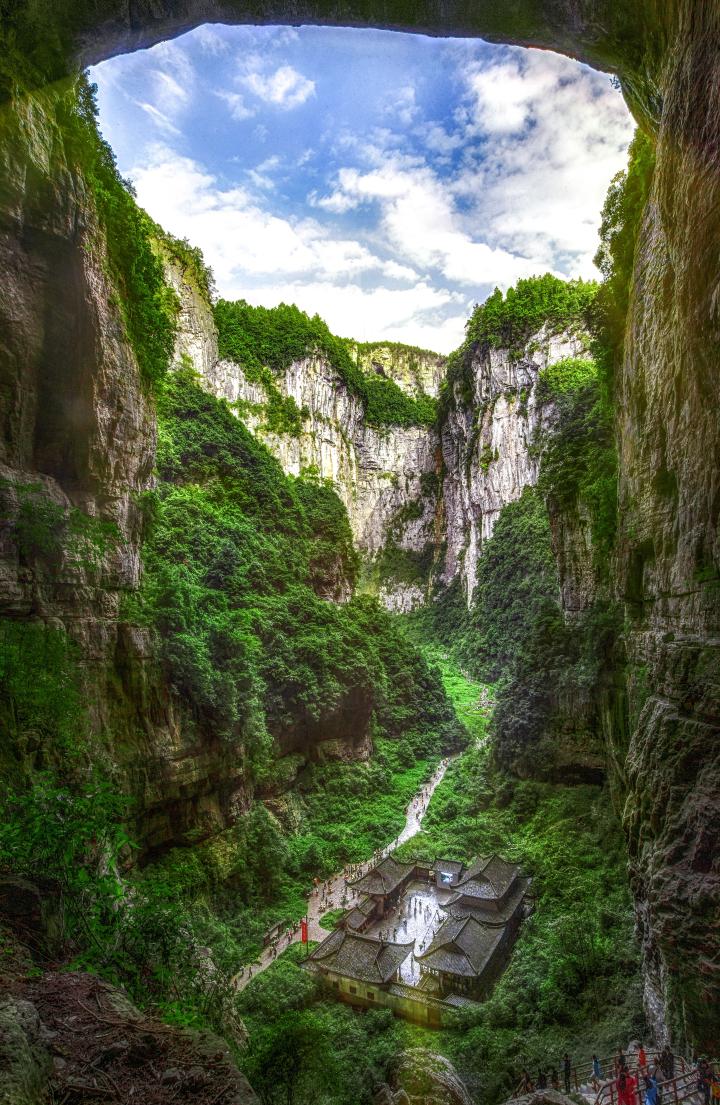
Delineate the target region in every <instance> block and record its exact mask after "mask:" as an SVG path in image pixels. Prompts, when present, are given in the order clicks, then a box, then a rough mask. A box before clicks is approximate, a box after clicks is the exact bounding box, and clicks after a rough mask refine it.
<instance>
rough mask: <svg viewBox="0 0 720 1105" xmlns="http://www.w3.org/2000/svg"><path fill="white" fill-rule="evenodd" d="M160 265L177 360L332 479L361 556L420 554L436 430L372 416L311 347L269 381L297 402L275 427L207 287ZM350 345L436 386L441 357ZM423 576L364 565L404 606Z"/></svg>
mask: <svg viewBox="0 0 720 1105" xmlns="http://www.w3.org/2000/svg"><path fill="white" fill-rule="evenodd" d="M167 275H168V280H169V281H170V283H171V284H172V286H173V287H174V288H175V290H176V292H177V293H178V296H179V298H180V302H181V310H180V319H179V327H178V337H177V345H176V350H175V360H176V363H181V362H182V360H183V358H189V359H190V360H191V361H192V364H193V367H194V368H195V371H196V372H198V374H199V375H200V376H201V377H202V379H203V380H204V382H205V386H206V387H207V388H208V390H209V391H211V392H212V393H213V394H214V395H216V396H218V397H220V398H224V399H227V400H228V402H229V403H230V404H231V405H232V406H233V408H234V409H235V411H236V413H237V414H238V415H239V417H240V418H242V420H243V422H245V424H246V425H247V427H248V429H250V430H251V432H252V433H253V434H254V435H255V436H256V437H258V438H259V439H260V440H261V441H263V442H264V444H265V445H267V446H268V448H269V449H270V451H271V452H272V453H273V454H274V455H275V456H276V457H277V458H278V460H279V461H280V463H281V464H282V466H283V468H284V470H285V471H286V472H287V473H288V474H290V475H293V476H298V475H301V474H302V473H312V474H313V475H315V476H317V477H319V478H320V479H322V480H330V481H331V482H332V484H333V486H334V487H335V489H336V490H337V492H338V495H339V496H340V498H341V500H342V502H343V503H344V505H345V507H346V509H347V512H348V517H349V519H350V525H351V527H352V531H353V536H354V539H355V543H356V545H357V547H358V549H359V551H360V552H361V554H363V556H364V558H365V560H366V563H367V564H368V565H370V564H371V563H372V562H373V561H376V560H377V558H378V556H379V554H380V553H381V552H382V551H383V549H384V547H385V546H386V544H387V542H388V541H392V544H393V547H397V548H399V549H400V550H402V551H403V552H404V553H407V554H408V555H409V556H410V557H412V556H421V555H422V554H423V552H424V550H426V549H428V548H429V547H430V546H431V544H432V542H433V541H434V528H435V514H436V509H437V495H436V488H437V485H438V480H437V469H438V465H439V444H440V442H439V437H438V434H437V432H436V430H435V429H434V428H432V427H426V426H383V427H375V426H372V425H369V424H368V422H367V419H366V417H365V412H364V407H363V403H362V401H361V399H360V398H359V397H358V396H357V395H355V394H353V393H352V392H351V391H350V389H349V388H348V387H347V385H346V384H345V383H344V381H343V380H342V379H341V378H340V376H339V375H338V373H337V372H336V371H335V370H334V369H333V367H332V365H331V364H330V363H329V362H328V360H327V358H325V357H323V356H321V355H309V356H307V357H304V358H302V359H300V360H297V361H295V362H293V363H292V364H291V365H289V367H288V368H287V369H286V370H285V371H284V372H282V373H280V374H278V375H277V377H276V378H275V381H274V383H275V386H276V387H277V389H278V391H279V393H280V394H281V396H282V397H283V398H287V397H289V398H290V399H292V400H293V401H294V403H295V405H296V408H297V410H298V411H300V412H302V426H301V428H300V430H299V431H297V430H293V431H292V432H284V433H278V432H273V431H272V430H270V429H268V428H267V425H266V423H267V406H268V396H267V392H266V390H265V388H264V387H263V385H262V384H260V383H255V382H251V381H250V380H248V379H247V377H246V375H245V373H244V372H243V369H242V366H241V365H239V364H237V363H235V362H234V361H229V360H222V359H220V357H219V355H218V347H217V332H216V329H215V324H214V322H213V317H212V310H211V307H210V305H209V304H208V302H207V299H206V297H205V296H204V295H203V293H202V292H201V291H200V290H199V289H198V288H197V287H196V286H195V284H194V283H193V282H192V280H191V279H189V278H188V277H187V276H184V275H183V274H182V273H181V272H180V271H179V270H178V267H177V264H173V263H169V264H168V266H167ZM354 351H355V353H356V355H357V358H358V362H359V363H360V364H361V365H363V366H364V367H365V368H366V370H367V371H371V372H375V371H378V372H379V374H380V375H383V376H385V377H386V378H389V379H392V380H394V381H395V382H396V383H397V384H398V385H399V386H400V387H402V388H403V390H405V391H406V393H408V394H418V393H424V394H431V395H437V394H438V391H439V388H440V382H441V379H442V374H443V372H444V365H445V358H443V357H439V356H438V355H436V354H432V353H423V352H422V351H415V350H412V349H410V348H409V347H407V346H397V345H395V346H386V345H382V344H378V345H373V346H369V347H368V346H359V347H358V346H356V347H354ZM373 366H375V367H373ZM380 370H381V371H380ZM378 577H379V578H378ZM427 582H428V573H427V571H426V572H425V573H424V574H423V573H419V574H418V576H417V578H413V579H407V578H400V579H398V578H395V577H394V576H393V574H392V571H391V570H390V569H389V570H388V571H382V572H381V573H379V572H378V571H375V572H374V573H373V572H371V573H370V574H369V576H368V581H367V584H366V585H367V586H371V587H372V589H373V590H375V591H378V592H379V594H380V597H381V599H382V600H383V602H384V604H385V605H386V606H387V607H388V608H389V609H402V610H409V609H412V607H413V606H416V605H417V604H418V603H420V602H422V601H424V599H425V596H426V592H427Z"/></svg>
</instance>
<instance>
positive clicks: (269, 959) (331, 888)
mask: <svg viewBox="0 0 720 1105" xmlns="http://www.w3.org/2000/svg"><path fill="white" fill-rule="evenodd" d="M454 758H455V757H449V758H447V759H445V760H442V761H441V762H440V764H439V766H438V767H437V768H436V769H435V771H434V772H433V774H432V776H431V777H430V779H429V780H428V781H427V782H426V783H424V784H423V786H422V787H421V788H420V790H419V791H418V792H417V794H416V795H415V797H414V798H413V799H412V800H411V802H410V803H409V805H408V807H407V809H406V811H405V825H404V827H403V829H402V830H401V832H400V834H399V835H398V836H396V837H395V839H394V840H392V841H391V842H390V843H389V844H387V845H386V846H385V847H384V848H382V849H378V850H377V851H376V852H375V853H374V854H373V855H372V856H371V857H370V859H369V860H366V861H365V863H362V864H355V865H353V873H352V875H350V874H349V872H348V869H347V868H346V869H345V870H343V871H339V872H338V874H337V875H332V876H331V877H330V878H329V879H326V880H325V882H322V883H319V884H318V886H317V887H316V888H315V890H314V891H313V892H312V894H311V895H310V897H309V898H308V900H307V918H308V939H309V940H315V941H318V942H320V941H321V940H324V939H325V937H326V936H328V934H329V932H328V929H324V928H323V927H322V926H321V924H320V918H321V917H323V916H324V915H325V914H326V913H327V912H328V910H331V909H344V908H349V907H350V906H351V905H352V904H353V903H354V902H356V901H357V900H358V899H359V898H360V897H361V895H358V894H357V893H356V892H355V891H354V890H352V889H349V888H348V886H347V881H346V880H347V879H348V878H353V879H356V878H360V876H361V875H364V874H365V872H366V871H369V870H370V868H371V867H373V866H374V865H375V864H376V863H377V862H378V861H379V860H381V859H383V858H384V857H385V856H387V855H389V854H390V852H393V851H394V850H395V849H396V848H398V847H399V846H400V845H401V844H404V843H405V841H407V840H411V839H412V837H414V836H415V835H416V833H418V832H419V830H420V826H421V825H422V822H423V818H424V817H425V814H426V813H427V808H428V805H429V804H430V799H431V798H432V796H433V794H434V792H435V789H436V788H437V786H438V784H439V783H440V782H441V780H442V778H443V776H444V775H445V772H446V771H447V768H448V764H449V763H450V760H451V759H454ZM299 940H300V926H299V925H298V927H297V929H295V930H293V931H292V932H291V933H287V932H285V933H283V935H282V936H281V937H280V939H279V940H278V941H277V942H276V948H277V953H276V954H273V949H272V947H267V948H263V951H262V955H261V956H260V958H259V959H258V960H257V961H256V962H255V963H251V964H250V965H249V966H247V967H243V968H242V969H241V970H240V971H239V972H238V973H237V974H236V975H235V977H234V978H233V980H232V982H233V985H234V986H235V988H236V990H237V991H238V992H240V991H241V990H244V989H245V987H246V986H247V984H248V982H250V981H251V979H253V978H255V977H256V976H257V975H259V974H260V973H261V972H262V971H264V970H265V969H266V967H269V966H270V964H271V963H273V962H274V961H275V959H276V958H277V956H278V955H279V954H280V953H281V952H283V951H285V949H286V948H287V947H289V946H290V944H297V943H298V942H299Z"/></svg>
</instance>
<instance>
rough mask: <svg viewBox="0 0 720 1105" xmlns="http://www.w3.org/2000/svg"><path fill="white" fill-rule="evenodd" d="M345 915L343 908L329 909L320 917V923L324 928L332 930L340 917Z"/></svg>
mask: <svg viewBox="0 0 720 1105" xmlns="http://www.w3.org/2000/svg"><path fill="white" fill-rule="evenodd" d="M344 916H345V910H344V909H329V910H328V912H327V913H324V914H323V915H322V917H321V918H320V925H321V926H322V928H324V929H328V930H329V931H332V930H333V929H334V928H336V927H337V923H338V921H339V920H340V918H341V917H344Z"/></svg>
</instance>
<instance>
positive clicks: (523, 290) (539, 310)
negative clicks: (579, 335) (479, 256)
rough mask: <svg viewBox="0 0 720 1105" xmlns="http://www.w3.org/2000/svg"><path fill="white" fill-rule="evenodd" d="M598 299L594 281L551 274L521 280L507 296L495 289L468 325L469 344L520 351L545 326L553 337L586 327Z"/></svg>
mask: <svg viewBox="0 0 720 1105" xmlns="http://www.w3.org/2000/svg"><path fill="white" fill-rule="evenodd" d="M596 295H597V284H595V283H594V282H593V281H585V280H559V279H558V278H557V277H556V276H552V275H551V273H549V272H548V273H545V275H544V276H531V277H528V279H526V280H518V282H517V284H516V285H515V287H514V288H508V290H507V292H506V293H505V295H504V296H503V293H502V292H501V291H500V289H499V288H496V289H495V291H494V292H493V293H492V295H490V296H488V298H487V299H486V300H485V302H484V303H482V304H480V305H479V306H477V307H476V308H475V310H474V311H473V313H472V315H471V316H470V319H469V321H468V323H467V327H466V333H467V338H466V342H467V343H469V344H477V345H488V346H490V348H492V349H500V348H503V349H510V350H511V351H519V350H520V349H521V348H522V347H523V346H524V345H525V343H526V342H527V340H528V339H529V338H530V337H531V336H532V334H535V333H537V331H538V330H539V329H540V328H541V327H542V326H545V325H546V326H547V327H548V329H549V332H550V333H551V334H552V333H559V332H560V331H561V330H565V329H566V328H568V327H572V326H573V325H574V326H575V327H582V326H585V325H586V319H587V314H588V310H589V308H590V306H591V305H592V302H593V300H594V299H595V296H596Z"/></svg>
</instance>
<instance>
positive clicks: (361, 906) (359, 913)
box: [345, 898, 375, 929]
mask: <svg viewBox="0 0 720 1105" xmlns="http://www.w3.org/2000/svg"><path fill="white" fill-rule="evenodd" d="M374 909H375V902H374V901H373V900H372V898H362V899H361V901H359V902H358V903H357V905H355V906H353V907H352V909H349V910H348V911H347V913H346V914H345V924H346V925H347V926H348V928H351V929H358V928H360V927H361V926H362V925H364V924H365V922H366V921H367V919H368V917H369V916H370V914H371V913H372V912H373V910H374Z"/></svg>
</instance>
